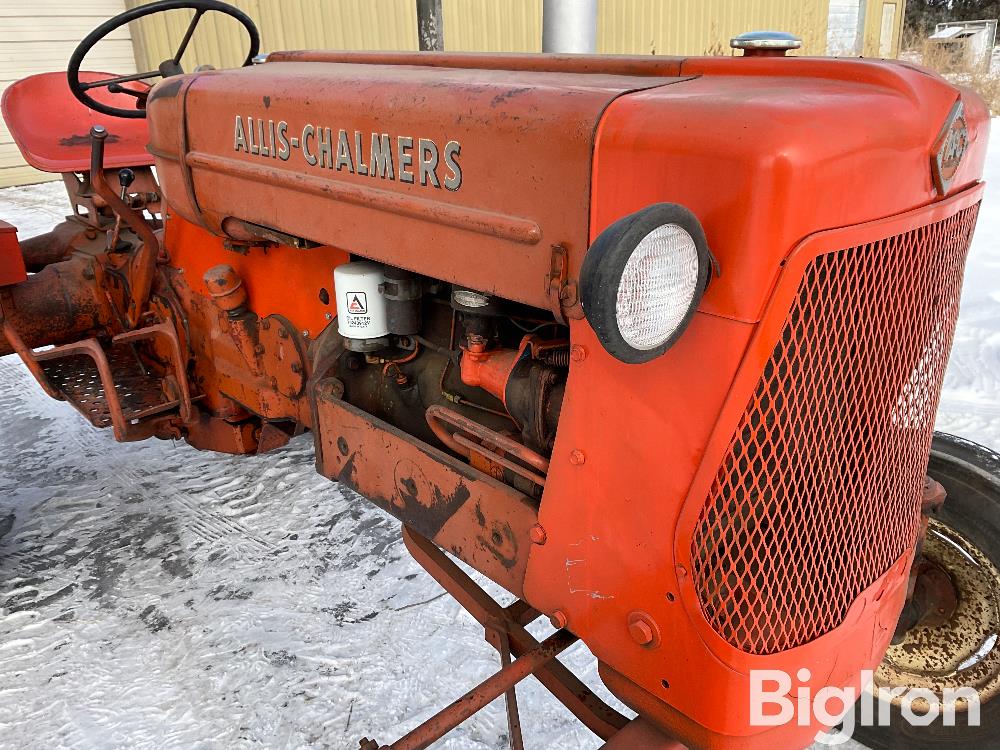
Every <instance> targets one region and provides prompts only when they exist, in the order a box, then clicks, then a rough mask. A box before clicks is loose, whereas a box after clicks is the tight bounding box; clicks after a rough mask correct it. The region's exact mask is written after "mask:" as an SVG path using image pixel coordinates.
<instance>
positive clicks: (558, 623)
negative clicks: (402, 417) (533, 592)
mask: <svg viewBox="0 0 1000 750" xmlns="http://www.w3.org/2000/svg"><path fill="white" fill-rule="evenodd" d="M549 623H550V624H551V625H552V627H554V628H555V629H556V630H562V629H563V628H564V627H566V626H567V625H568V624H569V618H568V617H566V613H565V612H563V611H562V610H561V609H557V610H556V611H555V612H553V613H552V615H551V616H550V617H549Z"/></svg>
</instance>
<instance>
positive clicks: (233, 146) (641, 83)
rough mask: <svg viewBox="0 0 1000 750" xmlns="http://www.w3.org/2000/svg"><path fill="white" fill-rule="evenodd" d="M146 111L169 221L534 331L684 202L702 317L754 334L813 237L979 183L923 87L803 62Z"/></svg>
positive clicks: (857, 67) (342, 77) (517, 61)
mask: <svg viewBox="0 0 1000 750" xmlns="http://www.w3.org/2000/svg"><path fill="white" fill-rule="evenodd" d="M957 104H961V105H962V106H961V107H960V111H961V112H960V113H961V123H960V125H961V128H962V130H961V132H960V133H959V134H958V135H959V136H960V137H959V138H958V145H960V146H961V152H962V153H960V154H958V157H959V158H958V160H957V161H956V160H954V159H952V162H953V163H951V164H950V171H949V180H948V182H947V185H945V186H941V185H937V184H936V183H935V179H934V174H933V172H932V164H933V162H934V159H935V157H940V154H941V152H942V149H943V148H945V147H943V146H942V145H941V135H942V133H943V132H944V130H945V127H946V125H948V123H949V122H950V121H949V117H950V116H951V117H952V120H953V119H954V111H955V107H956V105H957ZM148 109H149V124H150V140H151V145H150V151H151V152H152V153H153V155H154V157H155V159H156V166H157V170H158V174H159V176H160V180H161V184H162V187H163V191H164V194H165V196H166V198H167V200H168V202H169V204H170V207H171V209H172V210H173V211H174V212H176V213H177V214H179V215H181V216H183V217H184V218H186V219H188V220H189V221H192V222H195V223H197V224H200V225H202V226H204V227H206V228H207V229H209V230H210V231H212V232H215V233H218V234H227V235H229V236H230V237H232V238H234V239H237V240H239V239H241V238H242V239H246V238H247V231H248V230H247V226H246V224H245V223H244V222H249V223H250V224H252V225H256V226H258V227H266V228H268V229H269V230H276V231H277V232H279V233H282V234H281V235H278V237H279V239H282V238H283V239H284V240H285V244H292V245H301V246H308V244H309V243H310V242H314V243H318V244H323V245H333V246H336V247H339V248H341V249H344V250H347V251H349V252H351V253H355V254H358V255H362V256H365V257H367V258H371V259H374V260H378V261H382V262H385V263H388V264H391V265H394V266H400V267H403V268H407V269H409V270H413V271H417V272H419V273H422V274H425V275H427V276H431V277H434V278H438V279H443V280H446V281H450V282H455V283H459V284H461V285H464V286H467V287H471V288H475V289H479V290H481V291H487V292H492V293H496V294H499V295H501V296H503V297H505V298H508V299H512V300H516V301H520V302H524V303H527V304H530V305H533V306H536V307H539V308H549V309H555V308H558V306H559V304H560V302H559V301H558V300H556V301H554V300H553V299H552V298H551V295H550V287H551V285H550V284H549V278H550V276H551V275H553V273H554V272H555V273H558V274H560V275H561V276H563V278H564V280H565V279H566V278H567V277H568V279H569V281H570V283H569V286H568V288H569V290H570V291H569V294H568V295H567V294H566V289H567V287H566V286H565V285H562V286H560V285H555V288H556V289H562V291H563V299H562V305H563V308H564V312H567V313H569V314H571V315H572V316H573V317H577V316H578V315H579V308H578V306H575V305H574V303H575V298H574V296H573V291H572V290H573V284H572V280H573V279H576V278H577V277H578V274H579V270H580V267H581V264H582V261H583V256H584V254H585V253H586V250H587V248H588V246H589V244H590V242H591V241H592V239H593V237H594V236H595V235H596V233H598V232H599V231H600V230H601V229H603V227H605V226H607V225H608V224H609V223H611V222H612V221H614V220H615V219H617V218H619V217H620V216H621V215H622V211H623V209H627V210H637V209H639V208H642V207H643V206H644V205H648V204H649V203H652V202H659V201H670V202H677V203H682V204H684V205H686V206H687V207H688V208H691V209H692V210H693V211H694V212H695V214H696V215H697V216H698V217H699V219H700V220H701V221H702V223H703V224H704V225H705V229H706V233H707V236H708V239H709V243H710V244H711V246H712V250H713V252H714V253H715V255H716V257H717V259H718V260H719V263H720V267H721V269H722V276H721V278H720V281H718V282H715V283H713V285H712V287H710V289H709V293H708V294H707V295H706V298H705V301H704V302H703V305H702V310H703V311H709V312H713V313H715V314H719V315H724V316H727V317H733V318H737V319H741V320H746V321H753V320H756V319H759V314H760V308H761V306H762V304H763V302H764V300H765V299H766V296H767V293H768V291H769V289H770V288H771V286H772V285H773V283H774V279H775V278H776V274H777V272H778V270H779V268H780V264H781V262H782V260H783V259H784V258H785V257H786V256H787V254H788V253H789V252H790V250H791V248H792V247H793V246H794V245H795V244H796V243H798V242H800V241H801V240H802V239H803V238H804V237H806V236H808V235H809V234H811V233H813V232H815V231H819V230H823V229H830V228H835V227H839V226H845V225H850V224H856V223H859V222H864V221H869V220H874V219H878V218H882V217H885V216H889V215H893V214H896V213H899V212H902V211H906V210H910V209H913V208H916V207H919V206H922V205H926V204H927V203H929V202H933V201H935V200H939V199H941V198H943V197H944V196H945V194H947V193H954V192H956V191H958V190H960V189H962V188H963V187H964V186H968V185H969V184H971V183H973V182H975V181H977V180H978V179H979V178H980V171H981V164H982V154H983V150H984V149H985V144H986V137H985V135H986V123H987V116H986V111H985V109H984V107H983V104H982V102H981V101H980V100H979V99H978V97H976V96H975V95H971V94H970V95H963V96H962V97H960V95H959V92H958V91H957V90H956V89H955V88H954V87H952V86H950V85H948V84H947V83H946V82H944V81H943V80H941V79H940V78H938V77H936V76H934V75H932V74H930V73H928V72H927V71H924V70H921V69H918V68H915V67H913V66H906V65H901V64H897V63H885V62H868V61H860V60H827V59H810V58H756V59H751V58H690V59H682V58H655V57H644V58H629V57H559V56H540V55H505V56H490V55H450V54H430V53H420V54H415V53H393V54H386V53H341V52H283V53H275V54H272V55H271V56H270V57H269V60H268V62H266V63H265V64H261V65H256V66H253V67H249V68H242V69H238V70H227V71H208V72H203V73H197V74H193V75H187V76H181V77H176V78H170V79H167V80H166V81H164V82H162V83H160V84H159V85H157V86H156V87H155V88H154V90H153V92H152V94H151V95H150V97H149V103H148ZM950 143H951V146H949V147H947V148H952V149H954V146H955V139H952V141H951V142H950ZM947 148H945V150H947ZM952 156H954V154H952ZM962 156H964V157H965V158H962ZM887 171H888V172H891V173H892V174H893V178H892V179H891V180H886V174H887ZM887 186H889V187H890V188H891V189H886V187H887ZM631 203H635V205H631ZM626 212H627V211H626ZM271 234H272V236H274V233H273V232H272V233H271ZM284 235H289V236H290V237H285V236H284ZM306 241H308V242H306ZM554 246H558V247H561V248H563V249H564V250H565V253H554V252H553V247H554ZM563 258H565V261H566V264H565V266H566V267H557V268H555V269H554V268H553V267H554V266H559V262H560V261H561V260H562V259H563ZM554 259H555V260H554ZM567 296H568V299H567ZM567 308H569V309H567Z"/></svg>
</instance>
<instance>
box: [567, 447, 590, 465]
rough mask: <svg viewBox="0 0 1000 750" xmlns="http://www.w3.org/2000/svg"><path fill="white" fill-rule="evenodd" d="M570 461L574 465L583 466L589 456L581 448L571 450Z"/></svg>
mask: <svg viewBox="0 0 1000 750" xmlns="http://www.w3.org/2000/svg"><path fill="white" fill-rule="evenodd" d="M569 462H570V463H571V464H573V465H574V466H582V465H583V464H585V463H586V462H587V457H586V456H585V455H584V454H583V451H581V450H573V451H570V454H569Z"/></svg>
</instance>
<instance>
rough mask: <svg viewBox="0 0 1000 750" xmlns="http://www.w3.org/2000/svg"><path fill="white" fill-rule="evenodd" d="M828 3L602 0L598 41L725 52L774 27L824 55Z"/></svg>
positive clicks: (612, 48) (646, 50)
mask: <svg viewBox="0 0 1000 750" xmlns="http://www.w3.org/2000/svg"><path fill="white" fill-rule="evenodd" d="M828 9H829V0H675V2H663V1H662V0H602V2H601V3H600V5H599V11H598V13H599V17H598V27H597V40H598V41H597V43H598V47H599V51H601V52H609V53H620V54H645V55H651V54H654V55H706V54H708V55H728V54H730V50H729V40H730V39H731V38H732V37H734V36H736V35H737V34H740V33H742V32H744V31H755V30H759V29H776V30H780V31H790V32H792V33H794V34H798V35H799V36H801V37H802V42H803V44H802V53H803V54H807V55H822V54H825V52H826V24H827V13H828ZM446 20H447V19H446ZM445 33H446V34H447V31H446V32H445Z"/></svg>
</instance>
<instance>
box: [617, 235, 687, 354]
mask: <svg viewBox="0 0 1000 750" xmlns="http://www.w3.org/2000/svg"><path fill="white" fill-rule="evenodd" d="M697 290H698V247H697V246H696V245H695V242H694V238H693V237H692V236H691V235H690V234H688V233H687V232H686V231H685V230H684V228H683V227H680V226H678V225H677V224H664V225H662V226H659V227H657V228H656V229H654V230H653V231H652V232H650V233H649V234H647V235H646V236H645V237H643V238H642V240H640V241H639V244H638V245H636V247H635V250H633V251H632V255H630V256H629V259H628V261H626V263H625V270H624V271H623V272H622V277H621V281H620V282H619V283H618V301H617V303H616V305H615V317H616V318H617V319H618V330H619V331H620V332H621V335H622V338H623V339H625V343H626V344H628V345H629V346H632V347H634V348H636V349H641V350H643V351H646V350H649V349H655V348H656V347H658V346H660V345H662V344H663V342H664V341H666V340H667V339H668V338H670V336H671V334H673V332H674V331H676V330H677V327H678V326H679V325H680V324H681V323H682V322H683V321H684V317H685V316H686V315H687V312H688V310H689V309H690V307H691V301H692V300H693V299H694V295H695V293H696V292H697Z"/></svg>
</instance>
